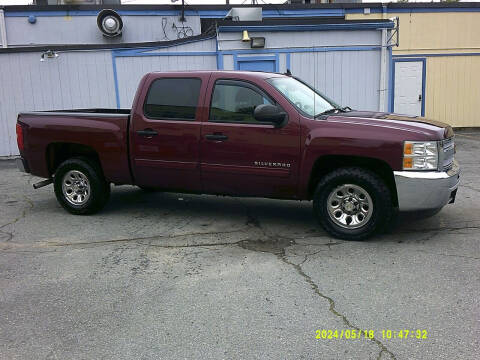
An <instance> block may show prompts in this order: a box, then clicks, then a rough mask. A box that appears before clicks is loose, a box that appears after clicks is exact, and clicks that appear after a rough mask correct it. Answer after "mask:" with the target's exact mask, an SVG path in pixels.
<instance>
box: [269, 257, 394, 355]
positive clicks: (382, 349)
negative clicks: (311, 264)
mask: <svg viewBox="0 0 480 360" xmlns="http://www.w3.org/2000/svg"><path fill="white" fill-rule="evenodd" d="M277 256H278V255H277ZM278 257H279V259H280V260H282V261H283V262H284V263H285V264H287V265H290V266H292V267H293V268H294V269H295V270H296V271H297V273H298V274H299V275H300V276H301V277H303V279H304V280H305V282H307V283H308V284H309V285H310V286H311V288H312V289H313V291H314V292H315V294H317V295H318V296H320V297H321V298H323V299H325V300H327V301H328V302H329V304H330V307H329V310H330V312H331V313H332V314H333V315H335V316H337V317H339V318H341V319H342V321H343V323H344V324H345V326H347V327H349V328H351V329H354V330H357V331H361V329H360V328H359V327H358V326H355V325H353V324H352V322H351V321H350V320H349V319H348V318H347V316H346V315H344V314H342V313H340V312H339V311H337V310H336V308H335V300H333V299H332V298H331V297H329V296H327V295H325V294H323V293H322V292H321V291H320V289H319V287H318V285H317V284H316V283H315V282H314V281H313V279H312V278H311V277H310V276H309V275H307V274H306V273H305V272H304V271H303V269H302V267H301V265H300V264H295V263H293V262H291V261H290V260H288V258H287V256H286V255H285V254H283V255H280V256H278ZM368 340H370V341H373V342H374V343H375V344H377V345H378V347H379V348H380V353H379V354H378V357H377V360H379V359H380V358H381V357H382V354H383V353H385V354H388V355H389V356H390V358H391V359H393V360H395V359H396V357H395V355H394V354H393V353H392V352H391V351H390V350H388V349H387V347H386V346H385V345H384V344H383V343H382V342H381V341H380V340H378V339H377V338H375V337H373V338H368Z"/></svg>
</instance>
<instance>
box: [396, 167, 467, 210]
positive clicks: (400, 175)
mask: <svg viewBox="0 0 480 360" xmlns="http://www.w3.org/2000/svg"><path fill="white" fill-rule="evenodd" d="M393 174H394V176H395V184H396V186H397V196H398V208H399V210H400V211H417V210H432V209H440V208H442V207H443V206H445V205H447V204H450V203H453V202H454V201H455V196H456V194H457V188H458V184H459V182H460V167H459V165H458V163H457V161H454V162H453V166H452V168H451V169H450V170H448V171H445V172H437V171H429V172H423V171H394V172H393Z"/></svg>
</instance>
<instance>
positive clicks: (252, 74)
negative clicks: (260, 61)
mask: <svg viewBox="0 0 480 360" xmlns="http://www.w3.org/2000/svg"><path fill="white" fill-rule="evenodd" d="M151 73H152V74H168V75H178V76H185V75H192V74H212V73H215V74H225V75H228V76H229V77H230V76H240V77H242V78H257V79H268V78H272V77H284V76H287V75H285V74H280V73H275V72H265V71H239V70H185V71H153V72H151Z"/></svg>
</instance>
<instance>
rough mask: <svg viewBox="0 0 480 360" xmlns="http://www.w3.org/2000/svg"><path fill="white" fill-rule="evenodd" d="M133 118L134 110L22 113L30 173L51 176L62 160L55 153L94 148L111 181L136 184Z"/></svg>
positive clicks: (83, 150) (76, 110)
mask: <svg viewBox="0 0 480 360" xmlns="http://www.w3.org/2000/svg"><path fill="white" fill-rule="evenodd" d="M129 118H130V109H106V108H102V109H98V108H97V109H95V108H92V109H74V110H55V111H33V112H23V113H20V114H19V115H18V122H19V123H20V124H24V125H25V130H24V132H25V135H24V142H25V150H24V152H25V154H24V155H23V156H24V157H25V158H27V159H29V164H28V167H29V170H30V172H31V173H32V174H33V175H36V176H40V177H45V178H48V177H51V176H52V169H53V168H54V166H55V164H56V163H58V161H61V160H62V159H57V158H53V155H52V154H59V153H60V154H63V153H65V154H67V153H69V152H73V153H76V152H78V151H80V153H82V152H85V151H87V152H88V151H91V153H95V154H98V160H99V162H100V164H101V166H102V169H103V172H104V175H105V178H106V179H107V180H108V181H110V182H113V183H117V184H130V183H132V176H131V172H130V167H129V160H128V129H129ZM59 148H60V149H61V150H60V151H58V150H59ZM56 156H58V155H56ZM45 160H46V161H45Z"/></svg>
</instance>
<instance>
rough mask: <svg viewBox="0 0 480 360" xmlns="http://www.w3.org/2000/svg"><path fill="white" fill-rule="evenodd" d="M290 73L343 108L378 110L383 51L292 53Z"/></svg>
mask: <svg viewBox="0 0 480 360" xmlns="http://www.w3.org/2000/svg"><path fill="white" fill-rule="evenodd" d="M290 70H291V71H292V73H293V74H294V75H295V76H297V77H299V78H301V79H303V80H304V81H306V82H308V83H309V84H311V85H312V86H314V87H315V88H317V89H319V90H320V91H321V92H323V93H324V94H325V95H327V96H328V97H329V98H331V99H332V100H334V101H335V102H337V103H338V104H340V105H348V106H350V107H352V108H355V109H359V110H378V106H379V83H380V50H378V51H376V50H370V51H332V52H316V53H292V54H291V55H290Z"/></svg>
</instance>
